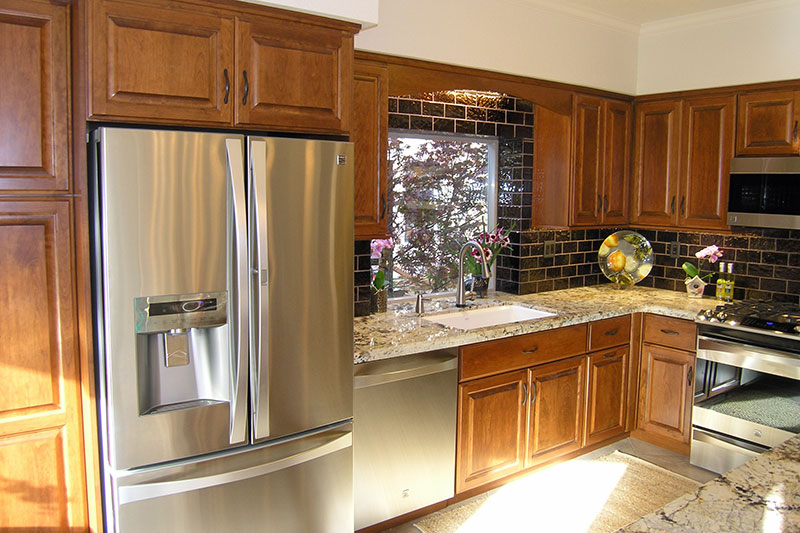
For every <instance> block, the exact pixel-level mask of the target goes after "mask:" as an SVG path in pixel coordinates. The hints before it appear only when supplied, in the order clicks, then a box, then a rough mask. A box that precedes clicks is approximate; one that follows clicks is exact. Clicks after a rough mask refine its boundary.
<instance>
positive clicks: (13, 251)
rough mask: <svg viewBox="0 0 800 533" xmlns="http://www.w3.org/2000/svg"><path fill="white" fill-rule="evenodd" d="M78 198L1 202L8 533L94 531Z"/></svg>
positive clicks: (0, 514)
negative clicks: (79, 325) (79, 295)
mask: <svg viewBox="0 0 800 533" xmlns="http://www.w3.org/2000/svg"><path fill="white" fill-rule="evenodd" d="M71 216H72V213H71V200H51V201H39V200H37V201H28V200H16V201H13V200H5V201H0V250H2V253H0V272H2V275H1V276H0V301H3V302H4V304H5V310H4V314H3V319H2V320H0V339H2V343H0V383H2V387H3V393H2V394H0V479H2V480H3V497H2V498H3V505H0V530H2V531H56V530H58V531H67V530H69V531H86V530H87V527H88V524H87V521H88V518H87V516H88V508H87V493H86V473H85V464H84V455H83V453H84V447H83V426H82V415H81V413H82V410H81V390H80V368H79V361H78V347H77V344H76V340H75V337H76V331H75V329H76V318H75V303H74V297H73V279H72V278H73V276H72V268H71V252H70V249H71V246H70V220H71Z"/></svg>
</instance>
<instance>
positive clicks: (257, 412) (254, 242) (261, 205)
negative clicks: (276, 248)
mask: <svg viewBox="0 0 800 533" xmlns="http://www.w3.org/2000/svg"><path fill="white" fill-rule="evenodd" d="M266 189H267V143H266V142H265V141H263V140H251V141H250V193H251V194H250V213H251V219H250V227H251V228H252V235H251V239H250V256H251V261H252V264H253V271H252V274H253V276H252V280H253V285H252V286H251V294H252V302H253V303H252V305H253V312H252V315H251V325H250V331H251V335H252V339H253V343H252V346H253V349H252V351H251V356H250V365H251V368H252V369H253V371H252V376H251V382H250V385H251V390H252V391H253V392H252V400H253V440H254V441H255V440H258V439H263V438H265V437H268V436H269V434H270V429H269V339H268V338H267V335H268V329H267V325H268V323H269V322H268V320H269V250H268V246H267V238H268V235H267V214H266V213H265V203H266V198H267V197H266Z"/></svg>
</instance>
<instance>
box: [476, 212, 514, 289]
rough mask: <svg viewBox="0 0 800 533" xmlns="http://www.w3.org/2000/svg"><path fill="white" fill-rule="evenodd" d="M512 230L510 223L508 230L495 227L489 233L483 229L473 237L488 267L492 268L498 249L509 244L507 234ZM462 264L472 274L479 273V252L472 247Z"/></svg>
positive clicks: (509, 240)
mask: <svg viewBox="0 0 800 533" xmlns="http://www.w3.org/2000/svg"><path fill="white" fill-rule="evenodd" d="M513 230H514V225H513V224H512V225H511V227H510V228H509V229H508V231H505V230H504V229H503V228H495V230H494V231H492V232H491V233H488V232H486V231H483V232H482V233H479V234H478V235H477V236H476V237H475V238H474V239H473V240H475V241H477V243H478V244H480V245H481V247H482V248H483V253H484V255H485V256H486V266H487V267H488V268H492V265H493V264H494V261H495V259H496V258H497V254H498V253H500V250H502V249H503V248H507V247H509V246H510V245H511V239H510V238H509V234H510V233H511V232H512V231H513ZM464 264H465V265H466V268H467V271H468V272H469V273H470V274H472V275H473V276H480V275H481V271H482V269H481V254H480V253H479V252H478V250H476V249H475V248H472V253H471V254H470V255H468V256H467V258H466V260H465V261H464Z"/></svg>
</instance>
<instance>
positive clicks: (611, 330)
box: [603, 328, 619, 337]
mask: <svg viewBox="0 0 800 533" xmlns="http://www.w3.org/2000/svg"><path fill="white" fill-rule="evenodd" d="M617 333H619V328H614V329H610V330H608V331H606V332H605V333H603V335H605V336H606V337H613V336H614V335H616V334H617Z"/></svg>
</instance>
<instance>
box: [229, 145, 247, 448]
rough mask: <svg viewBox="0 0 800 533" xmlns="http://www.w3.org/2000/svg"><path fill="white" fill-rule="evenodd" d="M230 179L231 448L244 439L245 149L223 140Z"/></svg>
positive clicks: (245, 373) (245, 327) (245, 304)
mask: <svg viewBox="0 0 800 533" xmlns="http://www.w3.org/2000/svg"><path fill="white" fill-rule="evenodd" d="M225 150H226V152H227V155H228V177H229V178H230V191H231V194H230V196H229V202H230V203H229V216H230V217H231V222H232V229H233V242H234V250H233V251H234V254H233V255H234V257H233V264H232V265H231V267H232V268H231V269H232V276H231V278H232V279H231V281H229V283H230V285H231V291H232V292H233V293H234V294H231V303H232V304H233V305H232V306H231V309H232V313H231V316H232V324H231V328H230V329H231V333H232V336H233V357H232V358H231V383H230V386H231V425H230V442H231V444H235V443H239V442H244V441H245V440H246V439H247V433H246V430H247V374H248V371H247V345H246V342H247V326H248V322H249V320H248V318H247V305H248V302H247V298H246V295H247V244H246V242H245V235H246V232H247V227H246V224H245V218H244V217H245V213H244V208H245V195H244V155H243V152H244V147H243V146H242V139H225Z"/></svg>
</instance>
